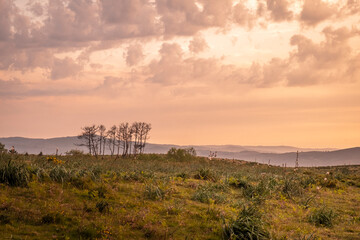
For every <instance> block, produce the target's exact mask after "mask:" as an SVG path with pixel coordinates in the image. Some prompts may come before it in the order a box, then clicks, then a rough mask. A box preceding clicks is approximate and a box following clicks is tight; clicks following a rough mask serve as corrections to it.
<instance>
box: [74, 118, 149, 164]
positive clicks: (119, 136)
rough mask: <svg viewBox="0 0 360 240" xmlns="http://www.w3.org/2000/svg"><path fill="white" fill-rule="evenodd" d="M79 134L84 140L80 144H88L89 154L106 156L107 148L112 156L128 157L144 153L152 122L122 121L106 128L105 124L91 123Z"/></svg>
mask: <svg viewBox="0 0 360 240" xmlns="http://www.w3.org/2000/svg"><path fill="white" fill-rule="evenodd" d="M81 130H82V132H81V134H80V135H79V136H78V138H79V139H81V140H83V143H81V144H79V146H86V147H87V148H88V150H89V154H91V155H94V156H95V157H96V158H97V157H99V156H104V155H105V151H106V149H108V150H109V152H110V155H111V156H116V157H119V156H122V157H126V156H129V155H131V154H134V155H136V154H142V153H144V149H145V145H146V141H147V140H148V139H149V137H150V135H149V132H150V130H151V124H149V123H145V122H134V123H132V124H129V123H121V124H120V125H118V126H116V125H114V126H112V127H111V128H110V129H109V130H106V127H105V126H104V125H91V126H85V127H82V128H81Z"/></svg>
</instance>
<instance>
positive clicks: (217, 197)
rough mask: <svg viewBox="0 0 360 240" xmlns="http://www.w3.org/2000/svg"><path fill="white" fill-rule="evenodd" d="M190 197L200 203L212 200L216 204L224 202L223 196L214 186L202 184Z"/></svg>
mask: <svg viewBox="0 0 360 240" xmlns="http://www.w3.org/2000/svg"><path fill="white" fill-rule="evenodd" d="M191 199H192V200H194V201H198V202H201V203H211V202H214V203H216V204H218V203H224V202H226V198H225V196H223V195H222V194H221V193H218V192H217V190H216V188H213V187H211V186H202V185H200V186H199V187H198V188H197V190H196V191H195V193H194V194H193V196H192V198H191Z"/></svg>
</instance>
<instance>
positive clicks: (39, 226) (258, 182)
mask: <svg viewBox="0 0 360 240" xmlns="http://www.w3.org/2000/svg"><path fill="white" fill-rule="evenodd" d="M300 164H301V162H300ZM0 236H1V237H0V238H1V239H279V240H280V239H282V240H285V239H299V240H311V239H360V166H338V167H322V168H301V167H300V168H297V169H294V168H284V167H275V166H268V165H264V164H257V163H249V162H244V161H238V160H226V159H216V158H214V159H211V160H210V159H208V158H203V157H196V156H194V154H193V153H191V152H188V151H185V150H181V149H173V150H172V151H169V153H168V154H163V155H160V154H141V155H137V156H131V157H127V158H118V159H114V158H111V157H110V156H104V157H103V158H101V157H99V158H95V157H93V156H90V155H87V154H81V153H77V154H76V152H75V154H73V155H66V156H38V155H29V154H8V153H2V154H1V159H0Z"/></svg>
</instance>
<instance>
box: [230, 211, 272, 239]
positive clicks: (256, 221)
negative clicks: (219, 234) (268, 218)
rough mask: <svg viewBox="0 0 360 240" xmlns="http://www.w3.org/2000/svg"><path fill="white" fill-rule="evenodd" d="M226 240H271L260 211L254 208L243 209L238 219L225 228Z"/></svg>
mask: <svg viewBox="0 0 360 240" xmlns="http://www.w3.org/2000/svg"><path fill="white" fill-rule="evenodd" d="M223 230H224V238H225V239H239V240H240V239H251V240H252V239H269V238H270V234H269V232H268V230H267V229H266V228H265V223H264V222H263V221H262V219H261V215H260V213H259V211H258V210H257V209H256V208H255V207H253V206H250V207H243V209H242V210H241V211H240V213H239V214H238V216H237V218H236V219H235V220H234V221H232V222H230V223H229V224H228V225H226V224H225V226H224V229H223Z"/></svg>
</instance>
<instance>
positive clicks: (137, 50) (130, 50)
mask: <svg viewBox="0 0 360 240" xmlns="http://www.w3.org/2000/svg"><path fill="white" fill-rule="evenodd" d="M126 50H127V52H126V54H125V55H124V57H125V59H126V64H127V65H129V66H134V65H137V64H138V63H139V62H141V61H142V60H143V59H144V57H145V56H144V54H143V49H142V46H141V45H140V44H131V45H129V46H128V47H127V49H126Z"/></svg>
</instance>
